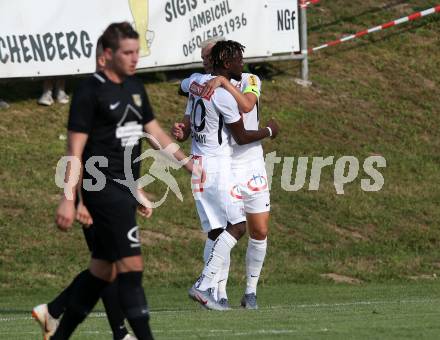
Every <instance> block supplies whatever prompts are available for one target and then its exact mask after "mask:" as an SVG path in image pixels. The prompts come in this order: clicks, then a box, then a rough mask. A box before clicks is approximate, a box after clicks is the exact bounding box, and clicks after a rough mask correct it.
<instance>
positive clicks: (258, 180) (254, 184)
mask: <svg viewBox="0 0 440 340" xmlns="http://www.w3.org/2000/svg"><path fill="white" fill-rule="evenodd" d="M247 186H248V188H249V189H250V190H252V191H263V190H266V189H267V179H266V177H264V176H261V175H257V176H256V175H254V176H253V177H252V178H251V179H250V180H249V181H248V183H247Z"/></svg>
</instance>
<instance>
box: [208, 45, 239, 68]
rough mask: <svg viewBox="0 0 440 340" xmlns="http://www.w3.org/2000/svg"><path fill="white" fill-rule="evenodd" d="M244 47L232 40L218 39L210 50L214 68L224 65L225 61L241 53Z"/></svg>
mask: <svg viewBox="0 0 440 340" xmlns="http://www.w3.org/2000/svg"><path fill="white" fill-rule="evenodd" d="M244 49H245V47H244V46H243V45H242V44H240V43H239V42H236V41H234V40H226V41H218V42H217V43H216V44H215V45H214V47H213V48H212V50H211V58H212V63H213V67H214V68H219V67H224V65H225V62H226V61H228V60H231V59H234V58H235V57H236V56H237V55H238V54H243V52H244Z"/></svg>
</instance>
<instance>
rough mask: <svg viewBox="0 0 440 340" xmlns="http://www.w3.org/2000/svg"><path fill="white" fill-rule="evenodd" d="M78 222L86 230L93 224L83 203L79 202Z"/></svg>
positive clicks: (77, 209) (77, 210) (77, 208)
mask: <svg viewBox="0 0 440 340" xmlns="http://www.w3.org/2000/svg"><path fill="white" fill-rule="evenodd" d="M76 220H77V221H78V222H79V223H81V224H82V225H83V226H84V227H85V228H88V227H90V226H91V225H92V224H93V219H92V216H91V215H90V213H89V210H88V209H87V208H86V206H85V205H84V204H83V203H82V202H79V203H78V206H77V207H76Z"/></svg>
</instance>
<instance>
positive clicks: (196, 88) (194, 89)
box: [189, 81, 211, 100]
mask: <svg viewBox="0 0 440 340" xmlns="http://www.w3.org/2000/svg"><path fill="white" fill-rule="evenodd" d="M204 89H205V85H201V84H199V83H197V82H195V81H193V82H192V83H191V85H190V86H189V93H191V94H193V95H195V96H196V97H202V92H203V90H204ZM203 98H204V99H207V100H211V97H210V96H209V97H207V96H204V97H203Z"/></svg>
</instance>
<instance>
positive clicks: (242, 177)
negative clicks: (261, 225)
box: [230, 158, 270, 214]
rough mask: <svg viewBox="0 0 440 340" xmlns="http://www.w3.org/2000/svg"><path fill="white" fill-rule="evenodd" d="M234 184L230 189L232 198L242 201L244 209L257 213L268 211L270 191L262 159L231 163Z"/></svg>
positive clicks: (247, 211)
mask: <svg viewBox="0 0 440 340" xmlns="http://www.w3.org/2000/svg"><path fill="white" fill-rule="evenodd" d="M232 175H233V178H234V182H235V183H234V184H233V186H232V188H231V190H230V192H231V195H232V197H233V200H235V201H239V200H241V201H243V206H244V211H245V212H246V213H250V214H257V213H262V212H268V211H270V193H269V184H268V180H267V173H266V167H265V164H264V159H263V158H261V159H259V158H257V159H255V160H252V161H249V162H246V163H241V164H237V163H235V164H234V163H233V166H232Z"/></svg>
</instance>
